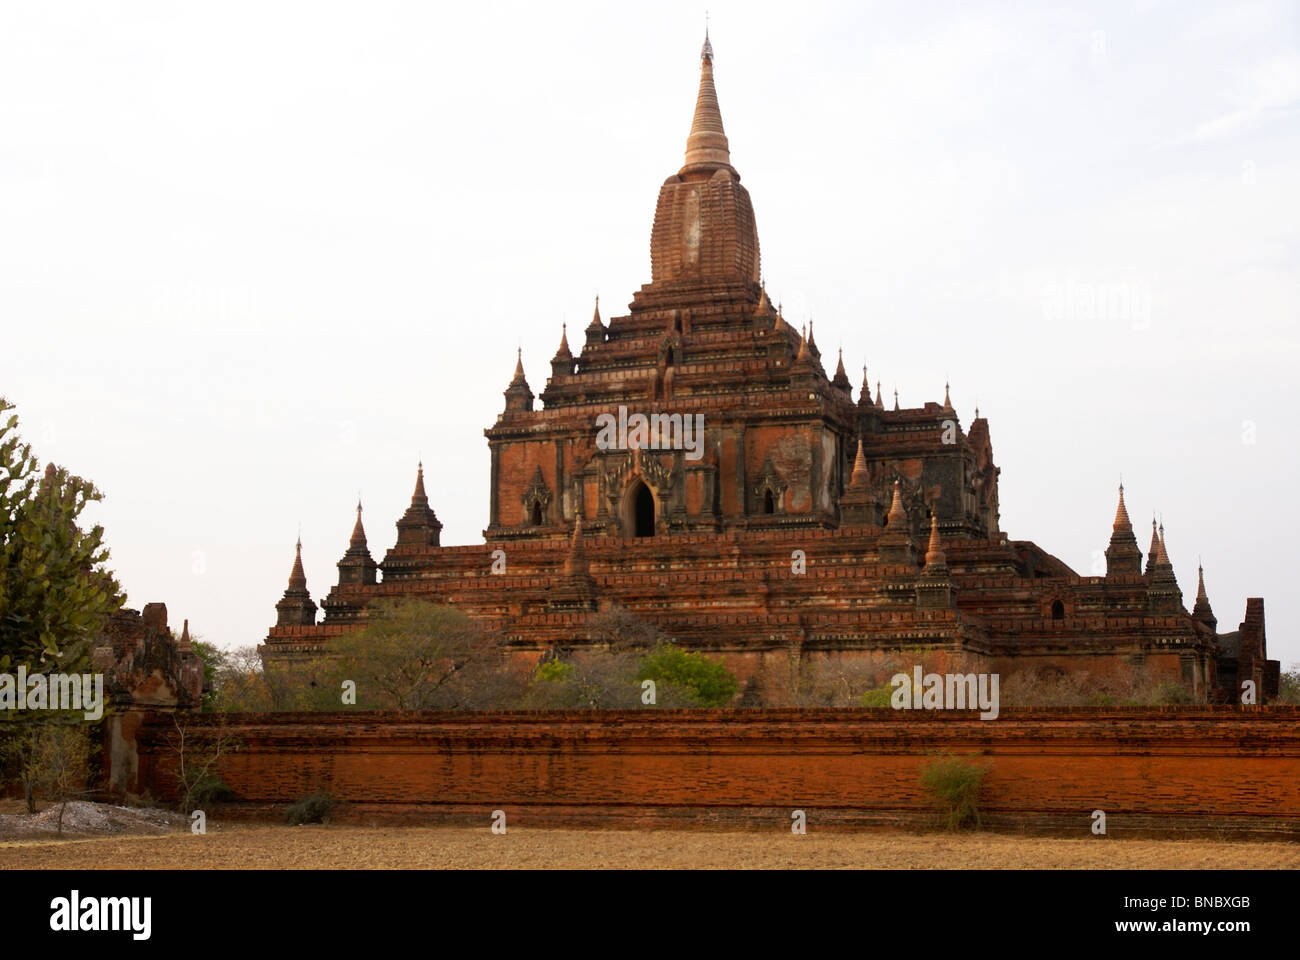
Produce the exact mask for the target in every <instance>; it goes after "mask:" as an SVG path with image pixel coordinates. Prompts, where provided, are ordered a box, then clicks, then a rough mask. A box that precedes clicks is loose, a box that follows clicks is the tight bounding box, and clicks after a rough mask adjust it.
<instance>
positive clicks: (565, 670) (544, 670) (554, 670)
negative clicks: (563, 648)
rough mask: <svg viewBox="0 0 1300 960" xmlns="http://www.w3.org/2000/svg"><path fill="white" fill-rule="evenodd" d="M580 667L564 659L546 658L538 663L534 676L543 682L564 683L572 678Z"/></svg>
mask: <svg viewBox="0 0 1300 960" xmlns="http://www.w3.org/2000/svg"><path fill="white" fill-rule="evenodd" d="M577 672H578V668H577V667H575V666H574V665H573V664H571V663H565V662H564V661H563V660H545V661H543V662H542V663H540V664H538V665H537V670H536V672H534V673H533V678H534V679H535V680H537V681H539V682H541V683H564V682H565V681H567V680H572V679H573V678H574V675H575V674H576V673H577Z"/></svg>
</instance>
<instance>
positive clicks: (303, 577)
mask: <svg viewBox="0 0 1300 960" xmlns="http://www.w3.org/2000/svg"><path fill="white" fill-rule="evenodd" d="M289 589H290V590H293V591H298V590H306V589H307V574H306V573H304V572H303V569H302V537H301V536H300V537H299V538H298V543H297V545H296V546H295V547H294V554H293V569H292V570H290V571H289Z"/></svg>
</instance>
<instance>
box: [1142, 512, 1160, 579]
mask: <svg viewBox="0 0 1300 960" xmlns="http://www.w3.org/2000/svg"><path fill="white" fill-rule="evenodd" d="M1159 558H1160V533H1159V532H1158V531H1157V530H1156V518H1155V516H1154V515H1153V516H1152V517H1151V549H1150V550H1148V551H1147V565H1146V570H1145V572H1146V573H1151V572H1152V571H1153V570H1155V566H1156V561H1157V560H1158V559H1159Z"/></svg>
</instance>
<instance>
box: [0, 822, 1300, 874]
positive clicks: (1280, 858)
mask: <svg viewBox="0 0 1300 960" xmlns="http://www.w3.org/2000/svg"><path fill="white" fill-rule="evenodd" d="M286 867H288V868H308V869H358V868H371V869H373V868H396V869H403V868H416V869H429V868H451V867H456V868H467V869H518V868H523V869H530V868H634V869H654V868H663V869H683V868H760V869H789V868H820V869H839V868H859V869H863V868H865V869H870V868H875V867H886V868H893V869H899V868H901V869H969V868H995V869H996V868H1009V869H1020V868H1047V869H1052V868H1062V869H1094V870H1097V869H1099V870H1107V869H1133V868H1136V869H1162V868H1169V869H1241V868H1243V867H1269V868H1292V869H1295V868H1297V867H1300V844H1294V843H1253V842H1230V841H1209V840H1122V839H1107V838H1095V839H1077V840H1073V839H1071V840H1067V839H1058V838H1043V837H1019V836H1008V835H1004V834H989V833H972V834H963V835H956V836H950V835H945V834H910V833H898V832H863V833H849V832H832V833H823V834H820V835H819V834H816V833H809V834H807V835H805V836H794V835H792V834H788V833H784V834H766V833H752V832H747V833H710V832H704V831H678V830H658V831H654V830H646V831H633V830H604V831H602V830H556V829H539V828H531V829H528V828H523V827H514V828H510V829H509V830H508V832H507V833H506V834H505V835H504V836H498V835H494V834H492V833H491V832H490V831H489V830H488V829H487V828H486V827H472V828H471V827H391V828H384V827H351V826H301V827H290V826H278V825H236V826H227V827H220V826H216V825H213V826H211V827H210V829H209V831H208V833H207V834H206V835H204V836H195V835H192V834H190V833H188V832H184V833H172V834H169V835H163V836H109V837H97V838H80V839H69V838H64V839H52V838H48V837H47V838H41V839H30V838H24V839H10V840H5V841H0V870H8V869H23V868H40V869H108V868H112V869H122V868H126V869H205V870H210V869H254V868H286Z"/></svg>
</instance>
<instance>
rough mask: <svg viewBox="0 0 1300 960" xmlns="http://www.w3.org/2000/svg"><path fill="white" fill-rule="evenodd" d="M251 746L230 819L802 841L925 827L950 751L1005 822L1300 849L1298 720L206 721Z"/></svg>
mask: <svg viewBox="0 0 1300 960" xmlns="http://www.w3.org/2000/svg"><path fill="white" fill-rule="evenodd" d="M191 722H192V724H193V726H192V728H191V736H193V735H194V734H196V733H200V732H204V731H207V732H212V731H215V730H216V729H218V727H219V726H220V725H221V724H223V723H224V724H225V727H226V730H227V732H229V733H230V734H232V735H234V736H235V737H237V738H239V740H240V741H242V746H241V748H240V749H239V750H238V751H236V752H235V753H233V754H231V755H230V757H229V759H228V760H226V761H223V762H222V765H221V773H222V776H223V778H224V779H225V780H226V782H227V783H228V784H229V785H230V786H231V788H232V789H233V790H234V792H235V794H236V797H237V802H236V803H234V804H231V805H228V806H226V807H224V808H223V809H222V811H221V812H220V815H224V816H257V815H270V814H272V813H273V812H274V811H275V810H276V809H278V808H280V807H282V806H283V805H284V804H287V803H289V802H291V801H293V800H294V799H296V798H298V797H300V796H302V795H305V794H307V793H311V792H313V791H315V790H323V791H325V792H327V793H329V794H331V795H332V796H334V797H335V798H337V799H339V800H343V801H346V802H347V804H348V806H347V808H346V809H345V811H344V814H345V816H346V817H349V818H351V819H357V820H362V821H372V822H423V823H428V822H431V821H440V820H462V821H467V822H470V823H482V824H483V825H484V826H486V825H487V823H488V820H489V817H490V815H491V811H492V810H494V809H503V810H505V811H506V813H507V816H508V818H509V823H511V824H514V825H519V824H520V823H524V824H528V823H574V824H582V823H587V824H604V825H609V824H614V823H625V824H634V825H652V824H658V823H664V822H674V821H676V822H687V823H691V824H704V823H713V824H720V825H728V826H735V827H749V828H758V829H762V828H769V827H770V828H772V829H777V828H784V829H788V825H789V822H790V820H789V818H790V812H791V811H792V810H794V809H803V810H805V811H807V816H808V821H809V824H810V825H817V824H820V825H822V826H863V825H873V824H877V825H878V824H887V823H899V822H916V821H918V820H920V819H922V818H924V817H925V816H926V815H927V811H928V798H927V796H926V793H925V791H924V789H923V787H922V786H921V782H920V775H921V771H922V770H923V768H924V767H925V766H926V765H927V764H928V763H930V762H932V760H933V756H934V754H935V753H936V752H948V753H953V754H958V755H975V756H976V757H977V759H978V760H979V761H980V762H982V763H986V764H988V775H987V778H986V787H985V790H984V794H983V806H984V808H985V809H986V810H987V811H988V813H989V822H990V823H991V824H992V825H994V826H1004V827H1021V828H1030V829H1033V828H1051V829H1058V830H1059V829H1064V830H1067V831H1068V830H1077V831H1078V832H1079V833H1080V835H1081V836H1084V835H1087V831H1088V827H1089V825H1090V824H1091V822H1092V821H1091V819H1090V816H1091V814H1092V811H1093V810H1097V809H1100V810H1103V811H1105V812H1106V815H1107V819H1108V827H1109V828H1110V831H1109V832H1110V833H1111V834H1114V833H1115V832H1117V831H1119V832H1123V831H1126V830H1127V831H1130V832H1131V831H1142V832H1156V833H1171V832H1172V833H1181V832H1184V831H1187V830H1192V831H1195V832H1207V831H1209V832H1221V831H1229V832H1234V833H1236V832H1240V833H1253V834H1267V835H1275V836H1276V835H1280V836H1285V837H1289V838H1292V839H1300V708H1295V707H1264V708H1241V707H1167V708H1156V709H1149V708H1124V709H1106V710H1091V711H1083V710H1070V709H1050V710H1042V709H1039V710H1004V711H1003V713H1002V715H1001V716H1000V717H999V719H997V720H993V721H981V720H979V719H977V718H976V717H975V716H974V715H973V714H964V713H957V712H942V713H940V712H923V711H917V712H899V711H892V710H738V711H732V710H702V711H673V710H659V711H654V712H651V711H649V710H646V711H618V712H604V713H587V712H582V711H565V712H553V713H530V712H522V711H520V712H494V713H419V714H397V713H379V712H375V713H328V714H324V713H321V714H316V713H299V714H273V715H231V716H227V717H221V716H212V715H203V716H197V717H192V718H191ZM172 732H173V728H172V727H171V721H170V719H169V718H167V717H157V718H154V719H151V720H150V721H148V722H146V723H144V724H143V725H142V726H141V727H140V729H139V730H138V732H137V739H136V745H137V748H138V752H139V777H140V780H139V786H140V792H142V793H143V792H146V791H147V792H148V793H149V794H151V795H152V796H153V797H155V798H160V799H161V798H173V797H174V796H175V789H174V781H173V779H172V777H171V775H170V773H169V768H170V767H171V766H172V764H173V763H174V757H173V756H172V755H171V754H170V753H169V751H168V749H167V747H166V742H165V737H166V736H167V735H168V734H170V733H172Z"/></svg>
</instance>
